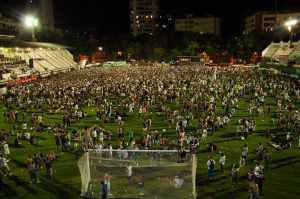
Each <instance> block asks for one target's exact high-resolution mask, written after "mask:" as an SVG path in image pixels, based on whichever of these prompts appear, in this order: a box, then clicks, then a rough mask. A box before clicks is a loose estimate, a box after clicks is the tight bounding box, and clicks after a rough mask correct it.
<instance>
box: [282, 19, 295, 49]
mask: <svg viewBox="0 0 300 199" xmlns="http://www.w3.org/2000/svg"><path fill="white" fill-rule="evenodd" d="M297 23H298V20H296V19H290V20H288V21H286V22H285V24H284V25H285V26H286V27H287V29H288V31H289V33H290V41H289V42H290V47H292V42H293V28H294V27H295V26H296V25H297Z"/></svg>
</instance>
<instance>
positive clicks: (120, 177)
mask: <svg viewBox="0 0 300 199" xmlns="http://www.w3.org/2000/svg"><path fill="white" fill-rule="evenodd" d="M78 167H79V170H80V174H81V181H82V189H81V196H82V197H86V198H101V194H102V192H103V190H102V188H101V187H102V186H103V184H105V186H106V188H107V192H108V194H107V195H108V198H149V199H150V198H151V199H156V198H157V199H174V198H184V199H189V198H195V197H196V190H195V188H196V186H195V183H196V182H195V181H196V167H197V160H196V156H194V155H191V154H190V153H180V154H179V153H178V151H177V150H101V151H96V150H90V151H88V152H86V153H85V154H84V155H83V156H82V157H81V158H80V159H79V161H78ZM101 183H102V184H101Z"/></svg>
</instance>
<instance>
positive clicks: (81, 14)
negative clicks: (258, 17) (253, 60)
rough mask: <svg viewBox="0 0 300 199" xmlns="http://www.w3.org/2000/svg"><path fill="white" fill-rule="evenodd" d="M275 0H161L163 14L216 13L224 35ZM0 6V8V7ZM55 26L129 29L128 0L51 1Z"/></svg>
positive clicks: (11, 6)
mask: <svg viewBox="0 0 300 199" xmlns="http://www.w3.org/2000/svg"><path fill="white" fill-rule="evenodd" d="M24 1H25V0H0V5H1V6H0V7H1V8H2V12H3V11H4V12H6V13H8V14H10V15H13V16H15V17H18V16H20V14H21V13H22V11H21V10H22V9H21V7H20V6H19V5H20V4H22V2H24ZM275 1H276V0H208V1H204V0H180V1H179V0H177V1H176V0H161V8H162V10H163V11H164V13H170V14H173V15H174V16H177V17H183V16H185V15H186V14H189V13H190V14H194V15H198V16H208V15H215V16H219V17H221V18H222V19H223V32H224V35H225V36H234V35H237V34H239V33H240V32H241V30H242V25H243V23H242V22H243V19H244V17H245V16H247V15H249V14H251V13H253V12H254V11H257V10H275ZM277 1H278V10H300V0H277ZM1 8H0V9H1ZM54 9H55V18H56V25H57V27H59V28H62V29H69V30H77V31H81V32H82V31H95V32H98V33H100V34H109V33H114V32H118V33H128V32H129V3H128V0H54Z"/></svg>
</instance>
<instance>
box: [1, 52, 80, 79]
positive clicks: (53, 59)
mask: <svg viewBox="0 0 300 199" xmlns="http://www.w3.org/2000/svg"><path fill="white" fill-rule="evenodd" d="M76 66H77V63H76V62H75V61H74V58H73V55H72V54H71V53H70V52H69V51H68V50H66V49H65V48H55V47H53V48H47V47H44V48H40V47H33V48H28V47H22V48H17V47H7V48H0V80H1V81H9V80H11V79H17V78H18V77H22V76H24V75H25V76H26V75H27V74H28V75H33V74H34V75H36V74H37V75H41V76H49V75H50V74H56V73H59V72H67V71H70V70H71V69H72V68H74V67H76Z"/></svg>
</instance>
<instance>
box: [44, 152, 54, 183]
mask: <svg viewBox="0 0 300 199" xmlns="http://www.w3.org/2000/svg"><path fill="white" fill-rule="evenodd" d="M52 161H53V160H52V158H51V157H50V155H49V154H48V155H47V156H46V158H45V168H46V175H47V176H48V178H49V179H50V180H52V179H53V167H52Z"/></svg>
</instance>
